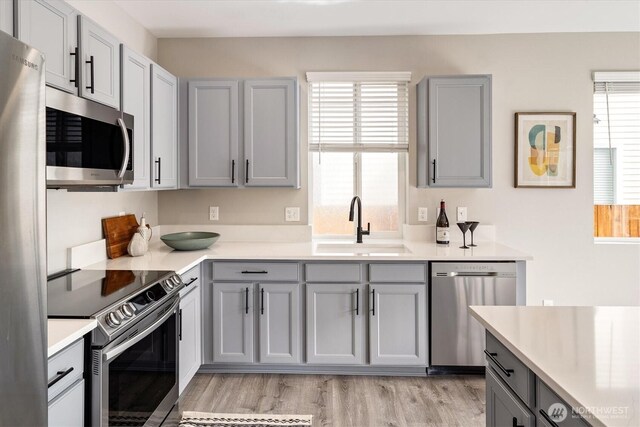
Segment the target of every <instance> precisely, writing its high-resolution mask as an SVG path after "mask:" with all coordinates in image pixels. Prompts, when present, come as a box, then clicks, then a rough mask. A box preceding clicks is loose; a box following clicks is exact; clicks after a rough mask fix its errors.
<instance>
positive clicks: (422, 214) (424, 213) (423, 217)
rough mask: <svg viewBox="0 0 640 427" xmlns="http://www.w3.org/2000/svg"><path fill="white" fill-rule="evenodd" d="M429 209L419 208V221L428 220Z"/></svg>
mask: <svg viewBox="0 0 640 427" xmlns="http://www.w3.org/2000/svg"><path fill="white" fill-rule="evenodd" d="M427 212H428V209H427V208H418V221H422V222H424V221H428V219H427V218H428V216H427Z"/></svg>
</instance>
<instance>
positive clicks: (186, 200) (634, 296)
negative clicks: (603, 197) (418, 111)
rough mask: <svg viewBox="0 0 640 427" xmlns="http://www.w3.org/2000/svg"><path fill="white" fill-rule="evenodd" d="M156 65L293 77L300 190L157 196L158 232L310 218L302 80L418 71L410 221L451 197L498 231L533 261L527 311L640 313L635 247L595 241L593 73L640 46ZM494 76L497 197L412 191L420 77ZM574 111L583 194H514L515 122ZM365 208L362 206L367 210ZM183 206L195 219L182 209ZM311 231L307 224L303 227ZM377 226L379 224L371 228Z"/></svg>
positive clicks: (337, 52) (216, 49)
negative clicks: (295, 210)
mask: <svg viewBox="0 0 640 427" xmlns="http://www.w3.org/2000/svg"><path fill="white" fill-rule="evenodd" d="M158 60H159V63H160V64H162V65H163V66H164V67H166V68H167V69H168V70H169V71H171V72H172V73H174V74H176V75H178V76H181V77H207V76H211V77H256V76H259V77H266V76H292V75H293V76H297V77H298V78H299V80H300V83H301V106H300V107H301V108H300V117H301V126H300V133H301V148H302V149H301V157H302V165H301V166H302V167H301V171H302V176H303V179H302V183H303V187H302V189H300V190H294V189H244V190H233V189H216V190H193V191H172V192H165V193H162V194H160V195H159V201H158V203H159V215H160V216H159V220H160V223H162V224H176V223H183V224H203V223H208V221H207V207H208V206H209V205H215V206H219V207H220V218H221V221H220V223H224V224H284V208H285V207H286V206H300V207H301V208H302V209H301V217H302V218H303V219H304V218H307V212H308V186H307V185H306V179H305V177H306V174H307V170H308V168H307V165H308V161H307V137H306V133H307V120H306V117H307V102H306V97H307V89H306V83H305V79H304V75H305V73H306V72H307V71H341V70H345V71H347V70H348V71H411V72H412V73H413V79H412V85H411V91H410V123H409V125H410V156H409V158H410V160H409V183H410V186H409V190H408V198H407V199H408V202H407V203H408V218H407V221H408V223H410V224H417V207H418V206H427V207H429V209H430V219H431V221H430V222H431V223H433V220H434V216H435V215H434V213H435V208H436V205H437V202H438V201H439V200H440V199H441V198H444V199H445V200H446V201H447V202H448V206H449V207H450V209H451V210H452V212H453V209H454V208H455V206H467V207H468V208H469V216H470V218H473V219H477V220H479V221H481V222H482V223H487V224H495V226H496V229H497V239H498V240H499V241H500V242H502V243H504V244H507V245H510V246H513V247H515V248H518V249H521V250H523V251H525V252H528V253H531V254H532V255H533V256H534V257H535V261H533V262H531V263H530V268H529V274H528V280H529V283H528V291H527V294H528V301H529V304H540V303H541V301H542V299H543V298H544V299H553V300H555V302H556V304H564V305H590V304H602V305H616V304H617V305H629V304H636V305H637V304H640V245H595V244H594V243H593V238H592V233H593V207H592V200H593V188H592V187H593V186H592V153H591V150H592V133H593V130H592V113H593V111H592V110H593V103H592V82H591V72H592V71H594V70H630V69H640V36H639V35H638V34H637V33H634V34H632V33H609V34H593V33H590V34H536V35H532V34H519V35H486V36H477V35H474V36H412V37H317V38H261V39H252V38H230V39H161V40H159V43H158ZM471 73H481V74H484V73H488V74H492V75H493V164H494V166H493V182H494V186H493V188H492V189H478V190H469V189H449V190H447V189H418V188H416V167H415V165H416V158H415V144H416V123H415V84H416V83H417V82H418V81H419V80H420V79H421V78H422V77H423V76H424V75H438V74H471ZM518 111H520V112H524V111H575V112H577V188H576V189H572V190H564V189H562V190H560V189H548V190H545V189H515V188H513V169H514V167H513V152H514V141H513V127H514V118H513V116H514V113H515V112H518ZM363 203H364V207H365V209H366V200H364V201H363ZM185 206H187V207H188V209H185ZM303 222H304V221H303ZM372 227H375V224H372Z"/></svg>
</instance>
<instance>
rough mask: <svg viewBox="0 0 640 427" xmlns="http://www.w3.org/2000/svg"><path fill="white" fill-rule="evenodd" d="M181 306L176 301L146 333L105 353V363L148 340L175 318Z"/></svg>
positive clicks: (177, 300) (178, 300)
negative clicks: (157, 329) (147, 338)
mask: <svg viewBox="0 0 640 427" xmlns="http://www.w3.org/2000/svg"><path fill="white" fill-rule="evenodd" d="M179 304H180V298H178V299H176V301H175V302H174V303H173V305H171V308H169V310H167V312H166V313H165V314H164V315H162V317H160V318H159V319H158V320H156V321H155V322H153V323H152V324H151V325H150V326H149V327H148V328H147V329H145V330H144V331H142V332H140V333H139V334H137V335H134V336H132V337H131V338H129V339H128V340H126V341H124V342H123V343H122V344H120V345H118V346H116V347H114V348H112V349H111V350H109V351H107V352H105V353H104V355H103V356H102V358H103V359H104V361H105V362H109V361H110V360H112V359H114V358H116V357H118V356H119V355H120V354H122V353H123V352H124V351H125V350H127V349H128V348H129V347H131V346H133V345H135V344H137V343H139V342H140V341H142V340H143V339H144V338H146V337H147V336H148V335H150V334H151V333H152V332H153V331H155V330H156V328H157V327H158V326H160V325H161V324H163V323H164V322H165V321H166V320H167V319H168V318H169V317H171V316H173V314H174V313H175V312H176V309H177V308H178V305H179Z"/></svg>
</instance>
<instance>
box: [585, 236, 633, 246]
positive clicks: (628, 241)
mask: <svg viewBox="0 0 640 427" xmlns="http://www.w3.org/2000/svg"><path fill="white" fill-rule="evenodd" d="M593 243H595V244H596V245H600V244H605V245H610V244H614V245H615V244H617V245H640V237H594V238H593Z"/></svg>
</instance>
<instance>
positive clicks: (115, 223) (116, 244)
mask: <svg viewBox="0 0 640 427" xmlns="http://www.w3.org/2000/svg"><path fill="white" fill-rule="evenodd" d="M138 227H139V224H138V220H137V219H136V216H135V215H123V216H114V217H112V218H103V219H102V232H103V233H104V238H105V239H106V240H107V256H108V257H109V258H110V259H113V258H118V257H121V256H122V255H126V254H127V246H129V242H130V241H131V238H132V237H133V235H134V234H135V232H136V230H137V229H138Z"/></svg>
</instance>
